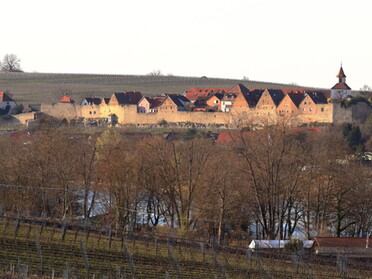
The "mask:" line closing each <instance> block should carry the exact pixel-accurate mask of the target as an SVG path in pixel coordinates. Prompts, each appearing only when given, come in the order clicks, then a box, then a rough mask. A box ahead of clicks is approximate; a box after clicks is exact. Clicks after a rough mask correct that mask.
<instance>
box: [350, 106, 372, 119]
mask: <svg viewBox="0 0 372 279" xmlns="http://www.w3.org/2000/svg"><path fill="white" fill-rule="evenodd" d="M351 111H352V122H361V123H363V122H364V121H366V120H367V118H368V116H369V115H370V114H371V113H372V108H371V107H370V106H369V105H368V104H367V103H363V102H359V103H357V104H356V105H352V106H351Z"/></svg>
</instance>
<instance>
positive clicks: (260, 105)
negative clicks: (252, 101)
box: [255, 89, 284, 118]
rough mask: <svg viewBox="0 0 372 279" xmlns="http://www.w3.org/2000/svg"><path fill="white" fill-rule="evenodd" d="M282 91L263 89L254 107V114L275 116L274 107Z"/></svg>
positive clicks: (279, 99) (277, 103) (280, 98)
mask: <svg viewBox="0 0 372 279" xmlns="http://www.w3.org/2000/svg"><path fill="white" fill-rule="evenodd" d="M283 98H284V93H283V91H282V90H280V89H265V90H264V91H263V92H262V95H261V97H260V99H259V100H258V102H257V104H256V107H255V111H256V112H255V115H256V116H259V117H261V118H262V117H269V118H276V116H277V113H276V109H277V106H278V105H279V103H280V101H281V100H282V99H283Z"/></svg>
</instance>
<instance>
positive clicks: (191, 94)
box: [185, 87, 229, 101]
mask: <svg viewBox="0 0 372 279" xmlns="http://www.w3.org/2000/svg"><path fill="white" fill-rule="evenodd" d="M228 90H229V89H228V88H218V87H216V88H189V89H188V90H187V91H186V94H185V97H186V98H187V99H189V100H190V101H195V100H197V99H199V98H200V97H209V96H210V95H213V94H216V93H225V92H227V91H228Z"/></svg>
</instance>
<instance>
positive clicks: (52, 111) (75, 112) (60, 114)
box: [40, 103, 81, 120]
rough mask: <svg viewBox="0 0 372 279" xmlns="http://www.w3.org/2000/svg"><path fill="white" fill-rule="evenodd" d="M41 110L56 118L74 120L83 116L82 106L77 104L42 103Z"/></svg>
mask: <svg viewBox="0 0 372 279" xmlns="http://www.w3.org/2000/svg"><path fill="white" fill-rule="evenodd" d="M40 111H41V112H43V113H45V114H48V115H51V116H54V117H56V118H61V119H63V118H66V119H67V120H72V119H75V118H77V117H81V106H80V105H76V104H62V103H57V104H41V108H40Z"/></svg>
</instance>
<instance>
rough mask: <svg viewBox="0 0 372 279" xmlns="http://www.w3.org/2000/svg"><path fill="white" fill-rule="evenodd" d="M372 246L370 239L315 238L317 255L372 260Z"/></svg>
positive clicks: (314, 247) (314, 246)
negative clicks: (345, 256)
mask: <svg viewBox="0 0 372 279" xmlns="http://www.w3.org/2000/svg"><path fill="white" fill-rule="evenodd" d="M371 246H372V245H371V241H370V240H369V238H368V237H315V238H314V245H313V249H314V252H315V254H317V255H326V256H332V255H333V256H336V255H339V254H343V255H347V256H348V257H358V258H372V247H371Z"/></svg>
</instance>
